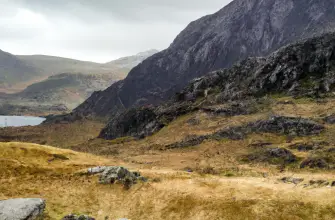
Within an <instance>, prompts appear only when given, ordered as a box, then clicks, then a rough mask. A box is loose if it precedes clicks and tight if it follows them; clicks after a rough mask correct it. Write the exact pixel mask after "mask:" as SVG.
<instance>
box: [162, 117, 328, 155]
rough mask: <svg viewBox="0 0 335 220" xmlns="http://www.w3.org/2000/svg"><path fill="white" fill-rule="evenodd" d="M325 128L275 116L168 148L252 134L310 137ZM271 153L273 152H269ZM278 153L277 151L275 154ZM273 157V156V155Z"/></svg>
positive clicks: (303, 121)
mask: <svg viewBox="0 0 335 220" xmlns="http://www.w3.org/2000/svg"><path fill="white" fill-rule="evenodd" d="M324 129H325V128H324V126H323V125H320V124H318V123H316V122H314V121H311V120H309V119H304V118H294V117H284V116H273V117H270V118H269V119H268V120H259V121H256V122H251V123H248V124H246V125H242V126H237V127H231V128H227V129H223V130H221V131H217V132H215V133H213V134H210V135H204V136H198V137H193V138H191V139H187V140H184V141H181V142H177V143H174V144H171V145H168V146H166V147H167V148H169V149H171V148H183V147H191V146H196V145H199V144H201V143H202V142H203V141H204V140H208V139H213V140H222V139H225V138H228V139H231V140H241V139H244V138H245V137H246V135H247V134H250V133H275V134H281V135H287V136H293V137H294V136H309V135H317V134H320V133H321V132H322V131H323V130H324ZM268 153H271V152H268ZM274 153H276V152H275V151H274V152H273V155H274ZM271 155H272V154H271Z"/></svg>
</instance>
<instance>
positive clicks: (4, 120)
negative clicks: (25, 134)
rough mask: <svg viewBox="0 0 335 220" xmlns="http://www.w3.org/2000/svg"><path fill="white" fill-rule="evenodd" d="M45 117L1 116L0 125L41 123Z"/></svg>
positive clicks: (16, 125) (19, 125) (17, 125)
mask: <svg viewBox="0 0 335 220" xmlns="http://www.w3.org/2000/svg"><path fill="white" fill-rule="evenodd" d="M44 120H45V118H41V117H31V116H1V115H0V127H21V126H29V125H31V126H36V125H39V124H41V123H42V122H43V121H44Z"/></svg>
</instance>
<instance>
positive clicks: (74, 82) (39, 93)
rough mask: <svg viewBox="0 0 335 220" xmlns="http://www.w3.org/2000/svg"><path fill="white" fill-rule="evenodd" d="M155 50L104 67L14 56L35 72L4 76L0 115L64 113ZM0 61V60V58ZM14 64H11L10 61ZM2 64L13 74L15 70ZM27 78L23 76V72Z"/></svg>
mask: <svg viewBox="0 0 335 220" xmlns="http://www.w3.org/2000/svg"><path fill="white" fill-rule="evenodd" d="M156 52H158V51H156V50H150V51H147V52H142V53H139V54H137V55H134V56H129V57H124V58H120V59H118V60H115V61H111V62H109V63H106V64H98V63H93V62H85V61H79V60H73V59H68V58H61V57H52V56H44V55H32V56H14V55H8V56H10V57H12V59H16V60H18V61H19V62H22V65H23V64H25V65H26V66H28V67H33V68H34V70H35V72H34V74H32V75H31V76H29V78H24V79H20V78H19V77H16V78H15V80H14V77H15V76H12V77H13V81H11V82H10V81H9V80H8V77H7V76H1V73H5V72H4V71H0V79H1V77H4V79H3V83H2V86H1V83H0V92H2V93H3V94H2V95H0V106H1V108H0V114H2V115H34V116H42V115H50V114H65V113H68V112H70V111H71V110H72V109H74V108H75V107H77V106H78V105H79V104H81V103H82V102H83V101H85V100H86V99H87V98H88V97H89V96H90V95H91V94H92V93H93V92H94V91H100V90H103V89H106V88H107V87H108V86H110V85H111V84H113V83H114V82H116V81H118V80H121V79H123V78H124V77H125V76H126V75H127V74H128V72H129V71H130V69H131V68H132V67H134V66H136V65H137V64H139V63H140V62H142V61H143V60H144V59H145V58H147V57H148V56H150V55H152V54H154V53H156ZM0 60H1V57H0ZM13 62H14V61H13ZM8 64H10V63H9V62H8V61H7V62H6V63H5V64H4V65H3V67H4V68H7V69H8V73H9V74H11V75H13V72H11V71H15V69H14V68H12V69H11V68H10V67H9V66H7V65H8ZM23 75H24V76H26V75H27V74H26V73H23Z"/></svg>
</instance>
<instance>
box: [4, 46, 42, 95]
mask: <svg viewBox="0 0 335 220" xmlns="http://www.w3.org/2000/svg"><path fill="white" fill-rule="evenodd" d="M35 77H36V78H38V77H40V73H39V72H38V70H37V69H36V68H35V67H34V66H33V65H30V64H27V63H25V62H24V61H22V60H20V59H18V58H17V57H16V56H14V55H12V54H10V53H7V52H4V51H1V50H0V92H5V91H6V90H5V89H11V88H12V87H14V86H15V84H17V83H20V82H23V81H29V80H31V79H32V78H35Z"/></svg>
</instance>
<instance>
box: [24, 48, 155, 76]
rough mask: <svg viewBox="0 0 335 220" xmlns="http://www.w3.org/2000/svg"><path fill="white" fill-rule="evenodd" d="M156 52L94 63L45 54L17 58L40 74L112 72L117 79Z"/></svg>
mask: <svg viewBox="0 0 335 220" xmlns="http://www.w3.org/2000/svg"><path fill="white" fill-rule="evenodd" d="M157 52H158V51H157V50H149V51H145V52H141V53H139V54H137V55H134V56H128V57H122V58H119V59H117V60H114V61H111V62H108V63H94V62H88V61H80V60H74V59H69V58H63V57H55V56H45V55H21V56H18V58H19V59H21V60H22V61H24V62H26V63H28V64H30V65H31V66H34V67H36V68H37V69H39V71H40V72H41V74H43V73H44V74H45V75H47V76H52V75H55V74H60V73H82V74H110V75H112V74H113V75H114V78H115V80H119V79H123V78H125V77H126V76H127V74H128V72H129V71H130V70H131V69H132V68H133V67H135V66H136V65H138V64H139V63H141V62H142V61H143V60H145V59H146V58H148V57H149V56H151V55H152V54H154V53H157Z"/></svg>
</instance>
